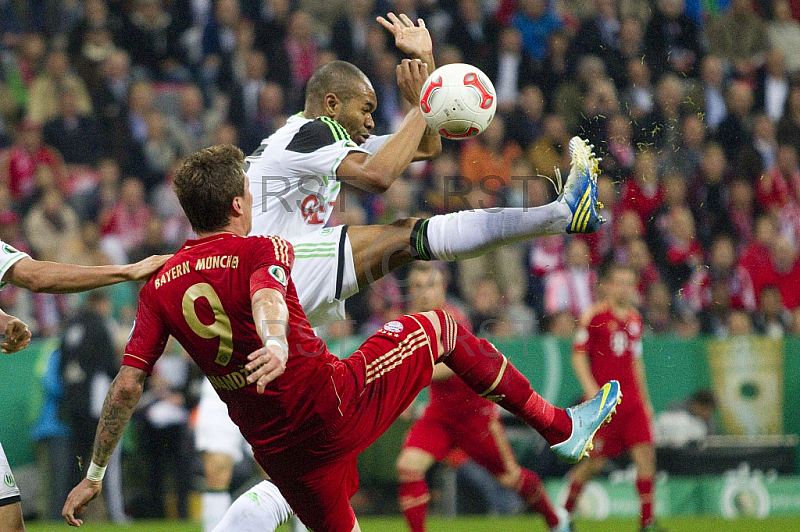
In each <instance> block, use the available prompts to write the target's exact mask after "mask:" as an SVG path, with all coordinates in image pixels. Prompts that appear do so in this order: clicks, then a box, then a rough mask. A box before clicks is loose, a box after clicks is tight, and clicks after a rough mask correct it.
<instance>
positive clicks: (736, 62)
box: [708, 0, 767, 79]
mask: <svg viewBox="0 0 800 532" xmlns="http://www.w3.org/2000/svg"><path fill="white" fill-rule="evenodd" d="M734 28H735V31H733V29H734ZM708 48H709V52H710V53H712V54H714V55H716V56H718V57H719V58H720V59H722V60H723V61H725V62H726V63H727V68H728V69H729V70H730V71H731V72H732V73H733V74H734V75H735V76H736V77H737V78H740V79H752V76H753V75H754V74H755V71H756V69H757V68H758V67H759V65H760V64H761V63H762V62H763V60H764V54H766V52H767V30H766V26H765V24H764V21H763V20H761V18H759V16H758V15H756V14H755V13H754V11H753V3H752V1H751V0H731V7H730V9H729V10H728V11H727V12H726V13H724V14H720V15H717V16H715V17H714V18H713V19H712V20H711V22H710V23H709V25H708Z"/></svg>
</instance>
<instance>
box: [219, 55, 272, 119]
mask: <svg viewBox="0 0 800 532" xmlns="http://www.w3.org/2000/svg"><path fill="white" fill-rule="evenodd" d="M266 84H267V57H266V56H265V55H264V53H263V52H260V51H256V50H252V51H250V52H248V53H247V56H246V57H245V61H244V77H243V78H242V79H241V80H240V81H239V83H238V85H237V86H236V88H235V89H234V90H233V91H232V94H231V101H230V106H229V109H228V119H229V120H230V121H231V122H232V123H233V124H234V125H236V127H237V128H239V129H242V128H246V127H250V126H252V125H253V124H254V123H255V122H256V121H257V120H258V118H259V109H258V98H259V93H260V92H261V89H262V88H264V87H265V86H266Z"/></svg>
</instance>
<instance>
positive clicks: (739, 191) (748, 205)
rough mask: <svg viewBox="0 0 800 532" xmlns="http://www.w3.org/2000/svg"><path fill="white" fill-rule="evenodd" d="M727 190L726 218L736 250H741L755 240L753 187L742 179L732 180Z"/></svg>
mask: <svg viewBox="0 0 800 532" xmlns="http://www.w3.org/2000/svg"><path fill="white" fill-rule="evenodd" d="M729 189H730V193H729V197H730V200H729V202H728V218H729V219H730V223H731V230H732V232H733V233H734V234H735V235H736V237H737V248H742V247H745V246H747V245H749V244H750V243H751V242H752V241H753V239H754V238H755V234H754V226H755V194H754V192H753V186H752V185H751V184H750V183H749V182H748V181H746V180H744V179H735V180H733V181H732V182H731V183H730V185H729Z"/></svg>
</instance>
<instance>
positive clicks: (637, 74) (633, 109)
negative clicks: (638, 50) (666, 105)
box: [620, 59, 655, 142]
mask: <svg viewBox="0 0 800 532" xmlns="http://www.w3.org/2000/svg"><path fill="white" fill-rule="evenodd" d="M625 70H626V74H627V77H626V80H625V81H626V83H625V84H624V85H623V87H622V93H621V95H620V103H621V106H622V108H623V110H624V111H625V112H626V113H627V114H628V115H629V116H630V118H631V120H633V122H635V123H638V121H639V120H643V119H644V117H645V116H647V115H649V114H650V113H651V112H652V111H653V106H654V105H655V95H654V92H655V91H654V89H653V84H652V75H651V73H650V67H648V66H647V63H646V62H644V61H642V60H641V59H631V60H629V61H628V62H627V64H626V65H625ZM630 140H631V142H633V136H631V137H630Z"/></svg>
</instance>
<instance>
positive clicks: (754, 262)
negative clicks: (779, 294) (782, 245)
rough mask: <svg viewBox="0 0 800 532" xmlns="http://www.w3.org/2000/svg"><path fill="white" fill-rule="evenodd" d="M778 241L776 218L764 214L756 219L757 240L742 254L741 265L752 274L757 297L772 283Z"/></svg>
mask: <svg viewBox="0 0 800 532" xmlns="http://www.w3.org/2000/svg"><path fill="white" fill-rule="evenodd" d="M777 239H778V222H777V220H776V219H775V216H774V215H772V214H762V215H761V216H759V217H758V218H757V219H756V224H755V239H754V240H753V241H752V242H751V243H750V244H749V245H747V246H746V247H745V248H744V249H743V250H742V252H741V254H740V257H739V264H740V265H741V266H742V267H743V268H745V269H746V270H747V271H748V273H749V274H750V278H751V279H752V280H753V290H754V291H755V293H756V295H758V294H760V293H761V289H762V288H763V287H764V286H765V285H767V284H769V282H770V279H769V270H770V256H771V254H772V246H773V243H774V242H775V241H776V240H777Z"/></svg>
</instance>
